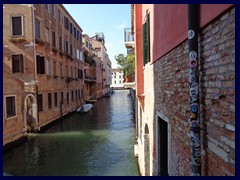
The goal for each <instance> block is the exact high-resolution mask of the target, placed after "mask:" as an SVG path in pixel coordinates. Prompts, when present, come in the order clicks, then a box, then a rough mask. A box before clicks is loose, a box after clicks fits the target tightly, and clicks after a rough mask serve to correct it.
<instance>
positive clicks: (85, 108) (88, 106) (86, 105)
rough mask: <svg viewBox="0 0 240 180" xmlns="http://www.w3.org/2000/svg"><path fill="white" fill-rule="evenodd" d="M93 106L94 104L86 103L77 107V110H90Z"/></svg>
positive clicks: (82, 111)
mask: <svg viewBox="0 0 240 180" xmlns="http://www.w3.org/2000/svg"><path fill="white" fill-rule="evenodd" d="M92 107H93V105H92V104H84V105H82V106H81V107H79V108H78V109H77V112H80V113H84V112H88V111H90V110H91V109H92Z"/></svg>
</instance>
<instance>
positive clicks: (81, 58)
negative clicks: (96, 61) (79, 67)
mask: <svg viewBox="0 0 240 180" xmlns="http://www.w3.org/2000/svg"><path fill="white" fill-rule="evenodd" d="M79 56H80V61H83V52H82V51H80V55H79Z"/></svg>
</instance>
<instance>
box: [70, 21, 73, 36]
mask: <svg viewBox="0 0 240 180" xmlns="http://www.w3.org/2000/svg"><path fill="white" fill-rule="evenodd" d="M70 33H71V34H73V25H72V23H70Z"/></svg>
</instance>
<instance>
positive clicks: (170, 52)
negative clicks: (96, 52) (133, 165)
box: [132, 5, 235, 176]
mask: <svg viewBox="0 0 240 180" xmlns="http://www.w3.org/2000/svg"><path fill="white" fill-rule="evenodd" d="M173 9H175V11H172V10H173ZM161 10H162V11H161ZM200 11H202V12H203V11H204V12H205V13H202V14H201V13H200V31H199V43H198V44H199V52H198V53H199V67H198V70H199V99H200V104H199V108H200V127H201V132H200V133H201V137H200V143H201V152H200V154H201V160H200V162H201V175H204V176H208V175H209V176H210V175H211V176H212V175H213V176H223V175H228V176H229V175H235V84H234V81H235V8H234V6H232V5H200ZM159 12H162V13H166V14H165V15H164V14H162V16H161V17H162V18H163V20H161V21H164V22H162V23H158V21H159V19H158V15H160V14H158V13H159ZM179 14H181V16H178V15H179ZM132 15H133V23H134V30H133V32H135V46H136V47H135V53H136V67H137V69H136V71H137V72H136V91H137V92H136V95H137V101H138V108H137V112H136V113H137V115H136V117H137V119H136V120H137V137H138V138H137V149H138V162H139V169H140V172H141V174H142V175H153V176H156V175H170V176H189V175H191V161H190V159H191V148H190V125H189V118H190V100H189V82H188V74H189V73H188V71H189V67H188V66H189V59H188V53H189V52H188V50H189V47H188V40H187V16H186V15H187V5H133V11H132ZM148 15H149V17H147V16H148ZM165 16H166V17H165ZM182 18H185V19H182ZM156 19H158V21H156ZM164 19H165V20H164ZM148 20H149V21H148ZM179 20H181V21H180V22H181V25H180V26H178V28H177V30H176V28H175V25H176V24H177V23H179ZM147 21H148V22H149V29H148V30H147V31H148V32H146V31H144V30H142V28H144V25H145V24H146V22H147ZM175 21H177V22H176V23H174V22H175ZM173 25H174V26H173ZM161 28H162V29H161ZM171 28H172V29H171ZM174 28H175V29H174ZM164 31H166V32H167V31H168V33H169V34H168V33H166V34H165V35H164V36H162V37H164V38H163V39H161V37H160V36H161V34H162V35H163V34H164ZM158 32H160V33H158ZM142 33H149V38H148V42H149V54H148V55H149V60H148V61H147V62H146V61H145V62H144V61H143V62H142V60H143V59H144V54H143V55H142V52H143V51H145V49H144V48H145V45H144V44H142V42H144V41H143V40H142V38H144V34H142ZM159 34H160V35H159ZM176 34H177V35H176ZM168 35H169V36H168ZM175 37H176V38H175ZM168 40H169V41H168ZM171 40H172V41H171ZM163 43H165V44H163ZM163 155H164V157H163Z"/></svg>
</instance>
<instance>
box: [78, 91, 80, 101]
mask: <svg viewBox="0 0 240 180" xmlns="http://www.w3.org/2000/svg"><path fill="white" fill-rule="evenodd" d="M78 99H80V90H78Z"/></svg>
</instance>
